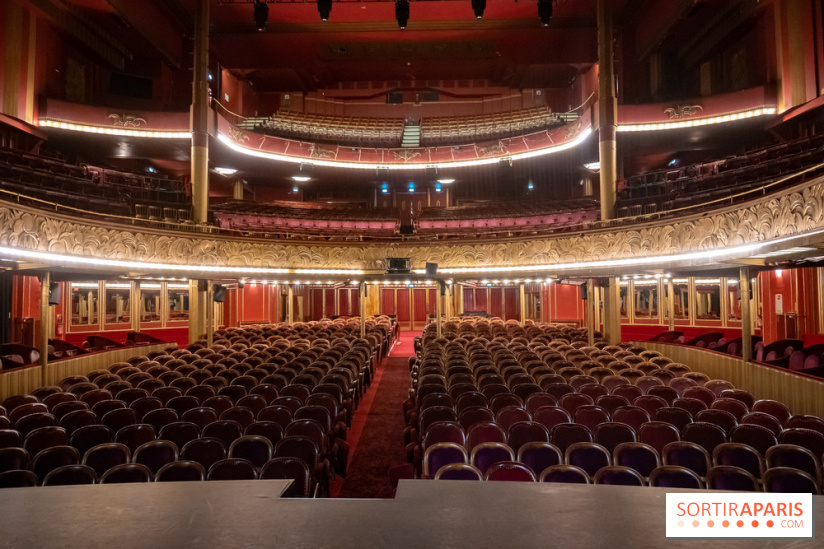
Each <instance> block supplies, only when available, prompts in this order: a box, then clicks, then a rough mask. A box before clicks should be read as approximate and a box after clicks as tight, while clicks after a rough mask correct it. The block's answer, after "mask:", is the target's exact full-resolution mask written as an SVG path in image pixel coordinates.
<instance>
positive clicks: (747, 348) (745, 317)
mask: <svg viewBox="0 0 824 549" xmlns="http://www.w3.org/2000/svg"><path fill="white" fill-rule="evenodd" d="M738 273H739V278H738V297H739V298H740V299H741V357H742V358H743V359H744V362H749V361H750V360H752V311H750V268H749V267H741V268H740V269H739V271H738Z"/></svg>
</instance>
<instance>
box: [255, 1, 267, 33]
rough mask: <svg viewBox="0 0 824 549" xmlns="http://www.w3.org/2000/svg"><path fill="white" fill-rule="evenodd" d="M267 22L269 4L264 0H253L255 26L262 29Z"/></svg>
mask: <svg viewBox="0 0 824 549" xmlns="http://www.w3.org/2000/svg"><path fill="white" fill-rule="evenodd" d="M268 22H269V4H267V3H266V0H255V26H256V27H257V30H259V31H262V30H263V29H265V28H266V23H268Z"/></svg>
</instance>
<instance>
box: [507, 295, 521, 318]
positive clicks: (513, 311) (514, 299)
mask: <svg viewBox="0 0 824 549" xmlns="http://www.w3.org/2000/svg"><path fill="white" fill-rule="evenodd" d="M504 295H505V296H506V300H505V307H506V311H505V312H504V314H505V315H506V319H507V320H509V319H511V318H514V319H517V320H521V291H520V288H506V289H505V290H504Z"/></svg>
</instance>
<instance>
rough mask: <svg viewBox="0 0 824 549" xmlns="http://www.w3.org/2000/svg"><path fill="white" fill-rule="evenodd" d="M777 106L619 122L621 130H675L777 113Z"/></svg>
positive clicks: (619, 129)
mask: <svg viewBox="0 0 824 549" xmlns="http://www.w3.org/2000/svg"><path fill="white" fill-rule="evenodd" d="M776 110H777V109H776V108H775V107H759V108H757V109H750V110H746V111H741V112H736V113H731V114H723V115H719V116H712V117H707V118H691V119H689V120H680V121H678V122H652V123H649V124H619V125H618V131H619V132H648V131H657V130H674V129H679V128H693V127H696V126H707V125H710V124H723V123H725V122H735V121H736V120H744V119H746V118H754V117H756V116H765V115H771V114H775V113H776Z"/></svg>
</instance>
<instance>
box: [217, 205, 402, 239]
mask: <svg viewBox="0 0 824 549" xmlns="http://www.w3.org/2000/svg"><path fill="white" fill-rule="evenodd" d="M213 211H214V217H215V222H216V223H217V225H218V226H219V227H220V228H222V229H228V230H233V231H241V232H255V233H265V234H293V233H294V234H298V235H301V234H303V235H315V236H319V235H320V236H323V235H328V236H334V235H356V234H357V235H361V236H363V237H366V238H369V237H381V236H383V237H386V236H392V235H394V234H397V231H398V216H397V212H396V211H395V210H392V209H366V208H362V207H360V206H352V205H349V206H338V207H334V206H329V205H327V204H315V203H309V202H272V203H268V204H252V203H249V202H240V201H235V202H227V203H225V204H220V205H217V206H215V207H214V208H213Z"/></svg>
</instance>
